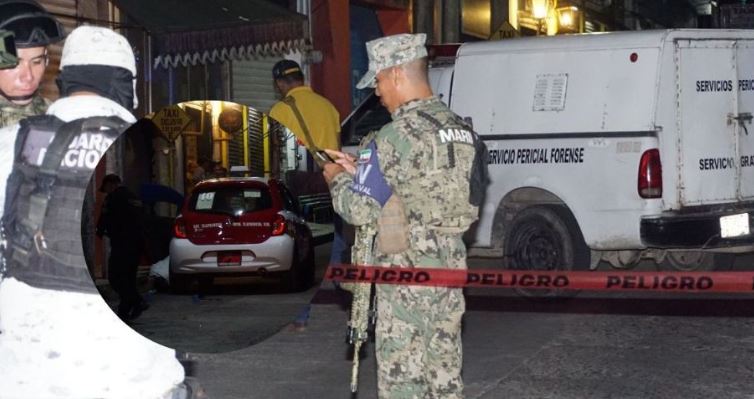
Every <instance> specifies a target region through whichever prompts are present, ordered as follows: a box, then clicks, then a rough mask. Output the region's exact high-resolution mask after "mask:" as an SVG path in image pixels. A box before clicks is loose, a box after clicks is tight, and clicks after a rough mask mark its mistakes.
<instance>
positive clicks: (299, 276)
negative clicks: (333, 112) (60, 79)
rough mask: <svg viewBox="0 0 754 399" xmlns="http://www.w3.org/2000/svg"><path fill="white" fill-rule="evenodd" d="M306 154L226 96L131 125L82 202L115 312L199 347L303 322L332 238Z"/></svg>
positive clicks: (93, 260) (168, 339)
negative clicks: (308, 166) (224, 100)
mask: <svg viewBox="0 0 754 399" xmlns="http://www.w3.org/2000/svg"><path fill="white" fill-rule="evenodd" d="M305 152H306V149H302V146H301V145H300V144H299V143H297V140H296V137H295V135H294V134H293V133H291V131H290V130H288V129H287V128H285V127H283V125H281V124H280V123H278V122H276V121H275V120H273V119H271V118H270V117H268V116H267V115H265V114H263V113H261V112H259V111H257V110H255V109H253V108H251V107H247V106H244V105H240V104H236V103H231V102H223V101H190V102H184V103H180V104H176V105H172V106H168V107H165V108H163V109H161V110H159V111H157V112H155V113H154V114H153V115H150V116H149V117H146V118H143V119H141V120H139V121H137V122H136V123H135V124H134V125H132V126H131V127H130V128H129V129H128V130H127V131H126V132H125V133H124V134H123V135H122V136H120V138H118V140H116V141H115V142H114V143H113V145H112V146H111V147H110V148H109V149H108V150H107V152H106V153H105V155H104V156H103V157H102V158H101V160H100V162H99V164H98V165H97V166H96V168H95V173H94V175H93V176H92V180H91V182H90V185H89V189H88V191H87V196H86V200H85V201H84V205H83V215H84V218H83V219H84V220H83V222H82V226H81V236H82V241H83V247H84V254H85V257H86V260H87V264H88V266H89V271H90V274H91V275H92V277H93V279H94V281H95V283H96V284H95V285H96V286H97V288H98V290H99V292H100V293H101V295H102V296H103V298H104V299H105V300H106V301H107V302H108V304H109V305H110V306H111V308H112V309H113V312H115V313H116V314H117V315H118V317H119V318H120V319H121V320H122V321H123V322H125V323H127V324H128V325H129V326H130V327H131V328H132V329H133V330H135V331H137V332H139V333H140V334H142V335H143V336H145V337H147V338H149V339H151V340H153V341H155V342H157V343H160V344H162V345H165V346H168V347H172V348H175V349H177V350H181V351H186V352H194V353H197V352H200V353H217V352H228V351H233V350H238V349H241V348H245V347H247V346H249V345H253V344H255V343H258V342H260V341H262V340H264V339H266V338H268V337H270V336H272V335H274V334H275V333H277V332H279V331H280V330H281V329H283V328H295V327H296V326H302V325H305V324H306V322H307V318H308V310H309V303H310V301H311V299H312V296H313V294H314V292H315V291H316V289H317V287H319V283H320V282H321V279H322V276H323V275H324V272H325V268H326V267H327V264H328V262H329V260H330V252H331V250H330V246H331V244H330V242H331V241H332V237H333V231H334V229H333V210H332V201H331V199H330V196H329V193H328V191H327V186H326V184H324V181H323V180H322V181H321V184H318V179H317V178H316V176H321V172H320V171H318V170H307V169H306V167H307V165H306V162H305V159H306V158H305V157H302V156H301V154H302V153H304V155H306V153H305ZM320 179H321V177H320Z"/></svg>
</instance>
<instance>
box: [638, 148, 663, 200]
mask: <svg viewBox="0 0 754 399" xmlns="http://www.w3.org/2000/svg"><path fill="white" fill-rule="evenodd" d="M638 190H639V196H640V197H642V198H661V197H662V164H661V163H660V151H659V150H658V149H656V148H654V149H651V150H647V151H644V154H642V155H641V161H639V184H638Z"/></svg>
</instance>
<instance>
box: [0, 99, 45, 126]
mask: <svg viewBox="0 0 754 399" xmlns="http://www.w3.org/2000/svg"><path fill="white" fill-rule="evenodd" d="M49 105H50V101H48V100H47V99H45V98H44V97H42V96H40V95H39V94H35V95H34V98H33V99H32V100H31V102H30V103H29V104H26V105H16V104H14V103H12V102H10V101H8V99H6V98H5V97H3V96H0V127H6V126H12V125H15V124H16V123H18V121H20V120H21V119H24V118H26V117H27V116H33V115H42V114H44V113H45V111H47V107H48V106H49Z"/></svg>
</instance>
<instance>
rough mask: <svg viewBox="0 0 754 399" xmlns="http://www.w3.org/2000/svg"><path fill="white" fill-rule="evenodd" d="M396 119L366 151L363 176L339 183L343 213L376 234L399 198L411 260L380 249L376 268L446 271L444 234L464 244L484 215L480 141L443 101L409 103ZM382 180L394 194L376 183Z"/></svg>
mask: <svg viewBox="0 0 754 399" xmlns="http://www.w3.org/2000/svg"><path fill="white" fill-rule="evenodd" d="M392 117H393V122H392V123H390V124H388V125H385V126H384V127H383V128H382V129H381V130H380V131H379V132H378V133H377V135H376V137H375V138H374V140H373V141H372V142H371V143H370V144H371V145H368V146H366V148H362V149H361V150H360V151H359V161H358V162H359V164H358V170H357V174H356V176H354V177H351V176H349V175H348V174H345V173H341V174H339V175H338V176H336V177H335V179H333V182H332V184H331V194H332V197H333V205H334V208H335V211H336V212H338V214H340V215H341V216H342V217H343V219H345V220H346V221H348V222H349V223H351V224H353V225H355V226H357V227H360V229H365V230H372V231H376V224H377V219H378V218H379V215H380V211H381V209H382V206H383V205H384V204H385V202H386V201H387V198H388V197H389V196H390V194H397V195H398V196H400V197H401V199H402V200H403V202H404V204H405V206H406V212H407V215H408V219H409V231H410V235H409V239H410V243H409V250H408V252H409V253H407V254H399V256H397V257H393V256H390V255H385V254H380V253H377V250H376V249H375V250H373V251H372V253H373V254H374V259H373V261H374V262H375V264H399V263H395V262H401V263H403V262H409V263H411V264H414V265H426V266H430V265H435V266H442V264H441V263H443V262H442V260H441V258H443V257H441V256H439V251H440V248H438V240H437V235H445V236H447V235H452V236H455V237H457V238H458V240H460V236H461V234H462V233H463V232H464V231H465V230H466V229H467V228H468V226H469V225H470V224H471V223H472V222H473V221H474V220H475V219H476V217H477V214H478V209H477V207H475V206H472V205H471V204H470V203H469V201H468V199H469V174H470V171H471V165H472V162H473V159H474V145H473V143H474V142H473V140H474V139H473V135H472V134H471V133H470V132H468V131H467V130H465V126H463V124H462V123H461V122H460V120H459V118H458V117H457V116H456V115H455V114H453V113H452V112H451V111H450V110H449V109H448V108H447V107H446V106H445V105H444V104H443V103H442V102H440V100H439V99H437V98H436V97H431V98H428V99H422V100H414V101H411V102H409V103H406V104H404V105H402V106H401V107H399V108H398V109H397V110H396V111H395V112H394V113H393V115H392ZM374 174H377V176H376V177H375V176H374ZM380 178H382V180H384V185H385V186H386V188H385V187H380V183H379V182H378V183H370V181H373V180H375V179H377V180H379V179H380ZM385 189H386V190H387V191H388V193H385V192H384V191H385ZM356 242H357V245H358V243H362V244H363V243H367V241H364V240H359V239H357V240H356ZM359 249H362V250H363V248H354V252H355V253H356V252H357V251H358V250H359ZM463 255H464V256H465V253H464V254H463ZM398 259H400V260H398ZM355 260H356V259H355ZM356 261H357V262H358V260H356ZM438 262H440V263H438Z"/></svg>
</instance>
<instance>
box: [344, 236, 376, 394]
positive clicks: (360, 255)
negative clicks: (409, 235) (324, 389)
mask: <svg viewBox="0 0 754 399" xmlns="http://www.w3.org/2000/svg"><path fill="white" fill-rule="evenodd" d="M372 230H373V228H372V227H369V226H359V227H357V228H356V239H355V243H354V245H353V247H352V249H351V251H352V257H353V261H354V263H355V264H357V265H368V264H369V262H370V259H371V252H372V244H373V241H374V234H372ZM373 285H374V284H372V283H347V284H342V285H341V286H342V287H343V289H345V290H347V291H350V292H351V293H352V294H353V300H352V301H351V318H350V319H349V321H348V334H347V336H348V343H349V345H353V368H352V369H351V392H352V393H356V391H357V390H358V385H359V351H360V350H361V345H362V344H363V343H364V342H366V341H367V339H369V326H370V325H372V326H373V325H374V323H375V318H376V312H375V300H376V297H375V296H373V295H372V287H373Z"/></svg>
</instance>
